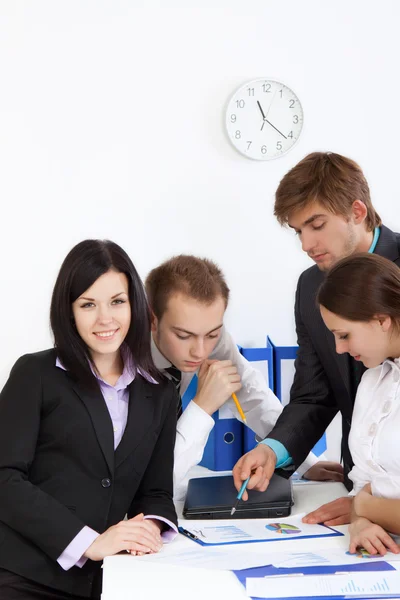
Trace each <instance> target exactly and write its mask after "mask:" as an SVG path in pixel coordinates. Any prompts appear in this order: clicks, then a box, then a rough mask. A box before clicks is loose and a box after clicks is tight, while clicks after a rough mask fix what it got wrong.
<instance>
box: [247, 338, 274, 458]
mask: <svg viewBox="0 0 400 600" xmlns="http://www.w3.org/2000/svg"><path fill="white" fill-rule="evenodd" d="M239 351H240V353H241V354H242V356H243V357H244V358H245V359H246V360H248V361H249V362H259V361H266V362H267V371H268V385H269V387H270V389H271V390H272V391H273V390H274V367H273V359H274V354H273V346H272V344H271V340H270V339H269V337H267V345H266V347H265V348H242V347H239ZM258 441H259V440H257V439H256V434H255V433H254V431H253V430H252V429H250V427H248V426H246V425H245V426H244V431H243V454H245V453H246V452H250V450H253V448H254V447H255V446H256V445H257V443H258Z"/></svg>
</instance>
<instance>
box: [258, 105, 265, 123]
mask: <svg viewBox="0 0 400 600" xmlns="http://www.w3.org/2000/svg"><path fill="white" fill-rule="evenodd" d="M257 104H258V108H259V109H260V111H261V114H262V118H263V119H264V121H265V115H264V111H263V109H262V108H261V104H260V103H259V101H258V100H257Z"/></svg>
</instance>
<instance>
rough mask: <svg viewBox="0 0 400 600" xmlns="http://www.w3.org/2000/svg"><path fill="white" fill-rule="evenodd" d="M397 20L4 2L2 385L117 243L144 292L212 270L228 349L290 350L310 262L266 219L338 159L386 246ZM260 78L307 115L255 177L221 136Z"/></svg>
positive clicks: (237, 4)
mask: <svg viewBox="0 0 400 600" xmlns="http://www.w3.org/2000/svg"><path fill="white" fill-rule="evenodd" d="M399 16H400V8H399V4H398V2H397V1H396V0H392V1H390V0H381V1H380V2H379V3H378V2H369V3H368V2H365V1H361V0H352V2H349V1H348V0H335V2H330V3H328V2H321V1H320V0H302V2H299V1H298V0H289V1H288V0H286V2H276V1H272V0H246V2H243V0H213V1H211V0H209V1H205V0H203V1H200V0H197V1H196V2H195V1H194V0H192V1H188V0H175V1H170V2H167V1H161V0H160V1H158V2H157V1H155V0H142V1H139V0H136V1H134V0H131V1H128V0H109V1H105V0H65V1H61V0H57V1H55V0H47V1H45V0H34V1H33V0H31V1H20V0H1V1H0V56H1V60H0V82H1V83H0V203H1V213H0V214H1V225H2V227H1V236H0V249H1V264H2V283H1V294H0V306H1V330H2V344H1V350H0V383H2V382H3V381H4V379H5V377H6V375H7V373H8V371H9V368H10V367H11V365H12V363H13V362H14V361H15V359H16V358H17V357H18V356H19V355H21V354H22V353H25V352H30V351H35V350H38V349H41V348H44V347H48V346H49V345H50V344H51V337H50V333H49V328H48V309H49V301H50V294H51V290H52V286H53V283H54V280H55V277H56V273H57V270H58V268H59V266H60V264H61V261H62V259H63V258H64V256H65V254H66V253H67V251H68V250H69V249H70V248H71V247H72V246H73V245H74V244H75V243H77V242H78V241H80V240H82V239H84V238H87V237H100V238H103V237H107V238H110V239H113V240H114V241H116V242H118V243H119V244H121V245H122V246H123V247H124V248H125V249H126V250H127V251H128V252H129V254H130V255H131V256H132V258H133V260H134V262H135V263H136V265H137V267H138V269H139V272H140V273H141V275H142V276H143V277H144V276H145V275H146V273H147V272H148V270H149V269H150V268H151V267H153V266H155V265H156V264H158V263H159V262H160V261H161V260H163V259H165V258H166V257H168V256H170V255H172V254H173V253H179V252H188V253H194V254H199V255H204V256H208V257H211V258H213V259H215V260H216V261H218V262H219V264H220V265H221V267H222V268H223V269H224V271H225V272H226V275H227V278H228V282H229V284H230V287H231V290H232V302H231V306H230V308H229V311H228V316H227V323H228V326H229V328H230V330H231V331H232V333H233V334H234V335H235V336H236V339H237V341H238V342H240V343H242V344H243V345H257V344H261V343H263V341H264V338H265V335H266V334H267V333H269V334H270V335H271V336H272V338H273V339H274V340H275V342H277V343H293V342H295V333H294V328H293V316H292V307H293V295H294V289H295V284H296V279H297V276H298V274H299V273H300V272H301V271H302V270H303V269H304V268H305V267H307V266H308V265H309V261H308V259H307V257H306V256H304V255H303V254H302V252H301V251H300V249H299V247H298V246H299V243H298V241H297V240H296V239H294V236H293V234H292V233H290V232H288V231H285V230H281V228H280V227H279V226H278V224H277V223H276V222H275V220H274V218H273V216H272V214H271V213H272V206H273V196H274V190H275V189H276V186H277V184H278V182H279V180H280V179H281V177H282V176H283V175H284V174H285V173H286V172H287V171H288V170H289V169H290V168H291V167H292V166H293V165H294V164H295V163H297V162H298V161H299V160H300V159H301V158H302V157H303V156H305V155H306V154H307V153H308V152H310V151H314V150H334V151H337V152H340V153H342V154H345V155H348V156H350V157H352V158H354V159H355V160H357V161H358V162H359V163H360V164H361V166H362V167H363V169H364V171H365V173H366V175H367V177H368V179H369V182H370V185H371V188H372V193H373V198H374V201H375V203H376V206H377V208H378V209H379V212H380V213H381V215H382V216H383V218H384V220H385V222H386V223H387V224H389V225H390V226H391V227H393V228H395V229H396V228H397V229H400V214H399V211H398V208H397V207H398V198H397V197H398V178H397V172H398V141H399V138H400V107H399V104H400V93H399V91H400V90H399V87H400V86H399V84H398V58H399V50H400V42H399V41H398V31H397V28H398V22H399ZM256 77H275V78H277V79H278V80H280V81H282V82H283V83H286V84H288V85H289V86H291V87H292V88H293V89H294V91H295V92H296V93H297V95H298V96H299V98H300V100H301V102H302V104H303V109H304V117H305V126H304V129H303V134H302V137H301V139H300V141H299V143H298V144H297V145H296V146H295V148H294V149H293V150H292V151H291V152H290V153H289V154H287V155H286V156H284V157H282V158H280V159H278V160H275V161H271V162H269V163H262V162H253V161H250V160H247V159H246V158H244V157H242V156H241V155H239V154H238V153H237V152H236V151H235V150H234V149H233V148H232V147H231V145H230V144H229V142H228V140H227V138H226V135H225V132H224V125H223V117H224V107H225V105H226V103H227V101H228V98H229V97H230V95H231V94H232V92H233V91H234V90H235V89H236V88H237V87H238V86H239V85H241V84H242V83H244V82H245V81H246V80H249V79H252V78H256Z"/></svg>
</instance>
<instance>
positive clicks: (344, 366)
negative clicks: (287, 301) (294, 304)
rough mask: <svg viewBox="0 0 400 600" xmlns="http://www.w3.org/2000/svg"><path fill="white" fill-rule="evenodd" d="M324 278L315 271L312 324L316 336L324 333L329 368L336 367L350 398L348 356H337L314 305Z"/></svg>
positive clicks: (333, 338)
mask: <svg viewBox="0 0 400 600" xmlns="http://www.w3.org/2000/svg"><path fill="white" fill-rule="evenodd" d="M324 277H325V274H324V273H323V272H322V271H320V270H318V271H315V282H314V283H315V287H314V291H313V293H312V296H311V300H313V301H314V306H315V313H314V318H312V322H313V323H314V327H315V332H316V336H317V335H319V334H318V332H319V331H323V332H324V334H323V335H324V338H325V343H326V347H327V349H328V353H330V360H331V366H332V368H333V369H334V368H335V366H337V370H338V373H337V376H338V378H340V379H341V380H342V381H343V384H344V386H345V388H346V391H347V393H348V394H349V397H350V398H351V397H352V395H351V379H350V370H349V356H348V354H338V353H337V352H336V345H335V337H334V335H333V333H332V332H331V331H329V329H328V328H327V327H326V325H325V323H324V321H323V319H322V317H321V313H320V311H319V308H318V306H317V305H316V303H315V299H316V297H317V293H318V289H319V287H320V285H321V284H322V282H323V280H324ZM320 339H321V338H320Z"/></svg>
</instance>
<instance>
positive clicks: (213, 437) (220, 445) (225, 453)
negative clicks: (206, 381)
mask: <svg viewBox="0 0 400 600" xmlns="http://www.w3.org/2000/svg"><path fill="white" fill-rule="evenodd" d="M197 381H198V379H197V375H194V377H193V378H192V380H191V382H190V383H189V385H188V388H187V390H186V391H185V393H184V394H183V396H182V409H183V410H185V408H186V407H187V405H188V404H189V402H190V401H191V400H193V398H194V397H195V395H196V391H197ZM212 418H213V419H214V422H215V425H214V427H213V429H212V430H211V432H210V435H209V437H208V440H207V444H206V446H205V448H204V454H203V458H202V460H201V462H200V465H201V466H202V467H206V468H207V469H211V470H212V471H230V470H231V469H233V467H234V465H235V463H236V462H237V461H238V460H239V458H240V457H241V456H242V454H243V425H242V423H241V422H240V421H238V420H237V419H235V418H232V419H220V418H219V416H218V411H217V412H215V413H214V414H213V415H212Z"/></svg>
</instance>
